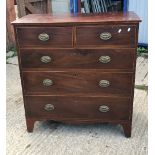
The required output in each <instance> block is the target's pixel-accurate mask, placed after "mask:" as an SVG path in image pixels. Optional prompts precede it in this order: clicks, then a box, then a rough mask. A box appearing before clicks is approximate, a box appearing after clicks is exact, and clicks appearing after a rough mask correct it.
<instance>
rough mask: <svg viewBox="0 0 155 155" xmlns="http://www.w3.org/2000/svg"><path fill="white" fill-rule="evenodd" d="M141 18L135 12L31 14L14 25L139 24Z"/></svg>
mask: <svg viewBox="0 0 155 155" xmlns="http://www.w3.org/2000/svg"><path fill="white" fill-rule="evenodd" d="M140 21H141V20H140V18H139V17H138V16H137V15H136V14H135V13H134V12H125V13H124V12H115V13H112V12H109V13H98V14H29V15H27V16H24V17H22V18H20V19H17V20H16V21H14V22H12V24H14V25H27V24H28V25H31V24H32V25H38V24H39V25H40V24H46V25H48V24H50V25H51V24H63V25H64V24H76V23H79V24H82V23H83V24H84V23H91V24H92V23H109V22H113V23H116V22H117V23H119V22H124V23H128V22H130V23H137V22H140Z"/></svg>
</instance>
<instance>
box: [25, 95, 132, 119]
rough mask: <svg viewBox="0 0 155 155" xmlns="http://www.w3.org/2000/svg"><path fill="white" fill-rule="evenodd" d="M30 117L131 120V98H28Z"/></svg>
mask: <svg viewBox="0 0 155 155" xmlns="http://www.w3.org/2000/svg"><path fill="white" fill-rule="evenodd" d="M25 103H26V111H27V115H28V116H29V117H37V118H39V117H40V118H51V119H52V118H53V119H54V118H55V119H56V118H59V119H61V120H63V119H67V118H69V119H77V118H79V119H85V120H86V119H92V120H93V119H102V120H108V119H110V120H129V117H130V112H131V105H132V104H130V99H129V98H112V97H105V98H104V97H62V96H61V97H60V96H57V97H55V96H53V97H50V96H38V97H36V96H31V97H30V96H26V97H25Z"/></svg>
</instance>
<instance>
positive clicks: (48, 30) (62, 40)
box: [17, 27, 73, 48]
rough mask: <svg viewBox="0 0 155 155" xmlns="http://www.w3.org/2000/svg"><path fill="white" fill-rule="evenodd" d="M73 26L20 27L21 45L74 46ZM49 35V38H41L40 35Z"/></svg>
mask: <svg viewBox="0 0 155 155" xmlns="http://www.w3.org/2000/svg"><path fill="white" fill-rule="evenodd" d="M72 31H73V29H72V27H39V28H38V27H24V28H22V27H19V28H18V29H17V34H18V42H19V46H20V47H22V48H23V47H32V46H34V47H57V48H59V47H72V46H73V40H72V39H73V37H72ZM42 33H45V34H47V35H49V40H47V41H41V40H39V38H38V37H39V35H40V34H42Z"/></svg>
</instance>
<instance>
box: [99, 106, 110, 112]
mask: <svg viewBox="0 0 155 155" xmlns="http://www.w3.org/2000/svg"><path fill="white" fill-rule="evenodd" d="M109 110H110V108H109V107H108V106H106V105H101V106H100V107H99V111H100V112H108V111H109Z"/></svg>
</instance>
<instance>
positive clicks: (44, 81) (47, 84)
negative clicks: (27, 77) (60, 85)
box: [43, 79, 53, 87]
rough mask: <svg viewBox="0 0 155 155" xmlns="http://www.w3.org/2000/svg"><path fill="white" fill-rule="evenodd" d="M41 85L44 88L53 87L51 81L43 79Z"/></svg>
mask: <svg viewBox="0 0 155 155" xmlns="http://www.w3.org/2000/svg"><path fill="white" fill-rule="evenodd" d="M43 85H44V86H46V87H49V86H52V85H53V81H52V80H50V79H44V80H43Z"/></svg>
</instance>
